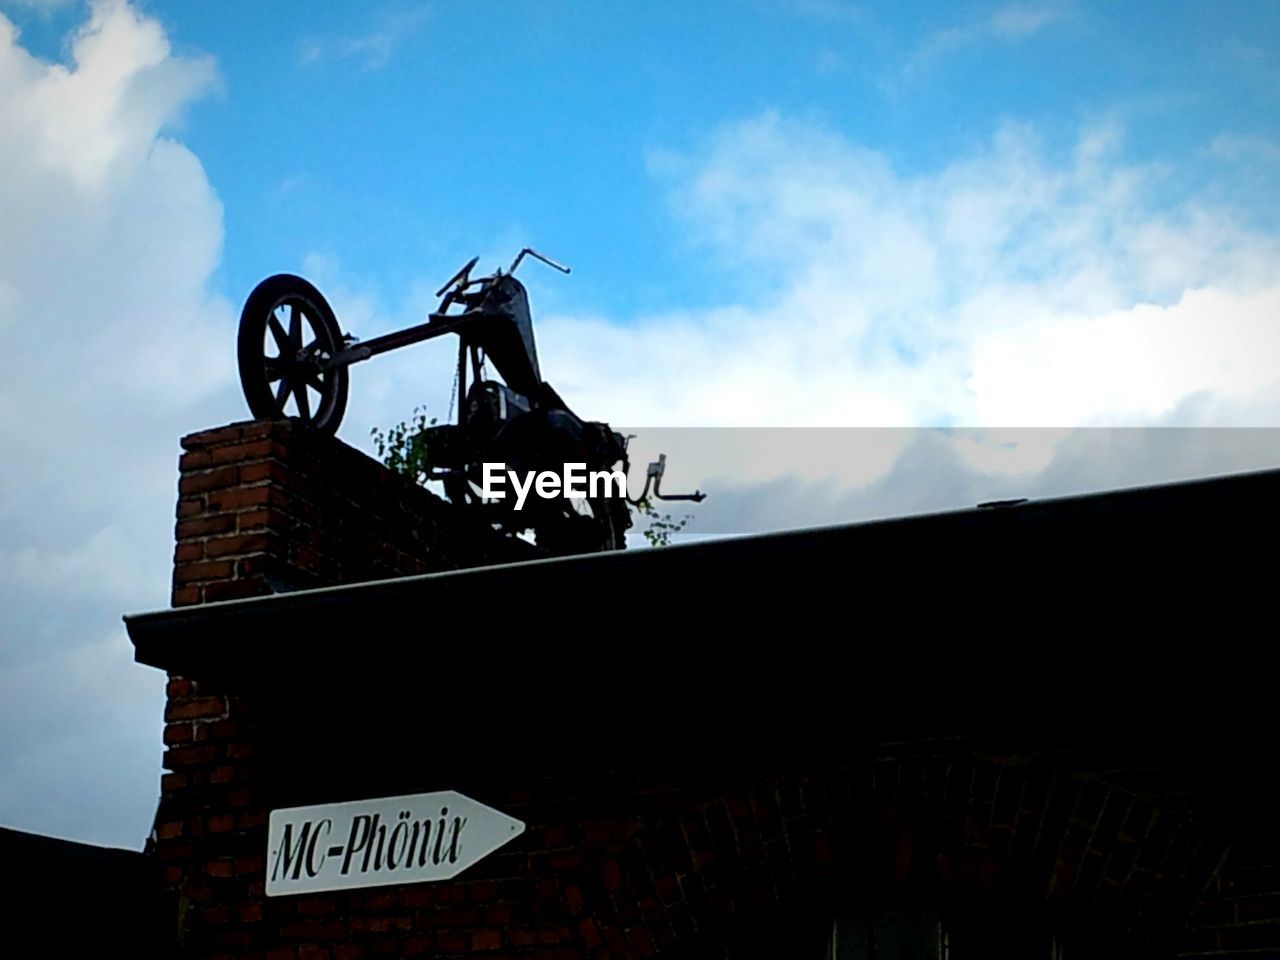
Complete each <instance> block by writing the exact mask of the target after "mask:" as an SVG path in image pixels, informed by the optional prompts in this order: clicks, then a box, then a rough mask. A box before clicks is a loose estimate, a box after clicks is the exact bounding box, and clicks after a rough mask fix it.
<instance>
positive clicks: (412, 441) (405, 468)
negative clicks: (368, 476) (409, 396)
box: [369, 407, 436, 484]
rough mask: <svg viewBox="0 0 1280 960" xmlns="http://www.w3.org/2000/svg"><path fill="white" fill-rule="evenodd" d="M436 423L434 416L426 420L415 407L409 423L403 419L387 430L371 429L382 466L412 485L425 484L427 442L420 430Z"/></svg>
mask: <svg viewBox="0 0 1280 960" xmlns="http://www.w3.org/2000/svg"><path fill="white" fill-rule="evenodd" d="M435 422H436V418H435V417H431V418H430V419H428V418H427V414H426V411H424V410H423V409H422V408H421V407H414V408H413V415H412V416H411V417H410V418H409V420H408V422H405V421H403V420H402V421H400V422H399V423H397V424H396V425H395V426H393V427H390V428H388V429H387V430H379V429H378V428H377V427H374V428H373V429H372V430H370V431H369V434H370V435H371V436H372V437H373V446H374V448H375V449H376V450H377V451H378V459H379V460H381V461H382V464H383V466H385V467H387V468H388V469H390V470H394V471H395V472H396V473H398V474H400V475H401V476H405V477H409V478H410V479H411V480H413V482H414V483H418V484H425V483H426V482H427V442H426V438H425V437H424V436H423V431H424V430H426V429H427V427H430V426H434V425H435Z"/></svg>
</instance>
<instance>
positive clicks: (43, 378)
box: [0, 0, 1280, 847]
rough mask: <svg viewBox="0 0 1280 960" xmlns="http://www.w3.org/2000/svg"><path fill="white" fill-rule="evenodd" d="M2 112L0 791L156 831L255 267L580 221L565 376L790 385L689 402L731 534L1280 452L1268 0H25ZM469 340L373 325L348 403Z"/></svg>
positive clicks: (342, 313) (402, 280)
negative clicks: (188, 593)
mask: <svg viewBox="0 0 1280 960" xmlns="http://www.w3.org/2000/svg"><path fill="white" fill-rule="evenodd" d="M0 131H2V132H3V135H2V136H0V331H3V333H4V336H5V343H6V348H5V350H4V351H3V353H0V444H2V447H0V450H3V453H0V824H4V825H8V826H14V827H19V828H23V829H29V830H36V831H42V832H48V833H54V834H58V835H61V836H69V837H74V838H78V839H84V840H89V841H93V842H100V843H111V844H116V845H121V846H129V847H139V846H140V845H141V844H142V842H143V840H144V839H145V836H146V833H147V831H148V829H149V826H150V819H151V815H152V812H153V809H154V804H155V800H156V796H157V790H158V776H159V761H160V753H161V744H160V715H161V710H162V700H163V691H162V687H163V678H162V677H160V676H159V675H158V674H156V673H155V672H154V671H150V670H148V669H145V668H142V667H139V666H136V665H134V664H133V663H132V662H131V651H130V648H129V646H128V642H127V639H126V638H125V636H124V632H123V630H122V628H121V626H120V621H119V617H120V615H121V614H122V613H125V612H134V611H139V610H145V609H153V608H157V607H162V606H164V605H165V604H166V603H167V584H168V571H169V565H170V557H171V541H172V524H173V519H172V518H173V505H174V499H175V486H176V461H177V456H178V446H177V440H178V438H179V437H180V436H181V435H182V434H184V433H188V432H191V431H193V430H196V429H199V428H203V427H208V426H212V425H216V424H219V423H223V422H227V421H230V420H235V419H240V418H242V417H244V416H245V415H246V413H245V409H244V407H243V401H242V400H241V398H240V395H239V388H238V385H237V383H236V380H235V368H234V354H233V338H234V332H235V325H236V321H237V317H238V313H239V308H240V305H241V303H242V302H243V299H244V297H245V296H246V295H247V294H248V292H249V290H250V289H252V287H253V285H254V284H255V283H257V281H258V280H260V279H261V278H262V277H264V276H266V275H268V274H271V273H277V272H296V273H302V274H303V275H305V276H307V277H309V278H310V279H312V280H313V281H314V282H316V283H317V285H318V286H319V287H320V289H321V290H322V291H324V292H325V294H326V295H327V296H328V297H329V299H330V300H331V301H332V302H333V303H334V305H335V307H336V308H337V311H338V314H339V317H340V319H341V322H342V324H343V327H344V329H346V330H349V331H351V332H354V333H357V334H359V335H360V336H362V337H365V338H367V337H370V336H373V335H376V334H379V333H383V332H386V331H388V330H391V329H394V328H396V327H399V326H403V325H407V324H409V323H413V322H418V321H420V320H421V319H422V318H423V317H424V316H425V314H426V313H427V312H428V311H429V310H430V309H431V307H432V306H433V300H432V297H431V293H432V291H434V290H435V289H436V287H437V286H438V285H439V283H440V282H442V281H443V280H444V279H445V278H446V277H448V276H449V275H450V274H452V273H453V271H454V270H455V269H456V268H457V266H459V265H460V264H461V263H462V262H463V261H464V260H466V259H467V258H469V257H470V256H472V255H473V254H477V253H478V254H480V255H481V256H482V258H483V263H484V265H486V266H494V265H497V264H499V263H505V262H507V261H508V260H509V258H510V257H511V256H512V255H513V254H514V253H515V251H516V250H518V249H519V248H520V247H521V246H523V245H525V244H531V245H534V246H536V247H538V248H539V249H541V250H543V251H544V252H545V253H547V254H549V255H550V256H553V257H555V258H557V259H560V260H562V261H564V262H567V263H569V264H571V265H572V266H573V268H574V272H573V274H572V275H571V276H569V277H563V276H561V275H559V274H556V273H554V272H552V271H548V270H544V269H542V268H541V267H539V266H538V265H536V264H530V265H529V266H527V267H523V268H522V276H523V278H524V279H525V281H526V283H528V285H529V287H530V291H531V297H532V301H533V305H534V311H535V317H536V322H537V331H538V337H539V353H540V356H541V359H542V364H543V369H544V373H545V375H546V376H547V377H548V379H549V380H550V381H551V382H552V383H553V384H554V385H555V386H556V388H557V389H558V390H559V391H560V393H561V394H563V395H564V396H565V397H566V399H568V401H569V402H570V403H571V404H573V405H574V407H575V408H576V409H578V410H579V411H581V412H583V413H586V414H588V415H589V416H590V417H592V418H599V419H606V420H609V421H611V422H613V423H615V424H620V425H621V424H625V425H633V426H636V427H671V428H677V427H679V428H689V427H694V428H712V427H714V428H731V427H733V428H737V427H759V428H773V430H772V432H768V433H764V432H761V433H759V434H750V435H746V434H734V433H731V432H727V431H725V432H717V433H716V434H715V435H714V436H715V438H716V442H715V443H714V444H712V443H709V442H708V441H707V440H706V437H707V436H708V435H706V434H701V435H699V434H685V435H683V436H684V439H683V440H682V439H681V437H682V435H681V434H678V433H674V432H673V433H670V434H667V435H663V437H662V440H661V443H660V445H662V446H665V448H666V449H667V450H668V451H669V452H672V465H673V472H672V475H671V483H670V486H672V487H674V486H676V485H678V483H677V477H676V473H675V465H676V464H677V463H678V462H680V461H679V460H678V458H677V456H676V454H675V453H674V452H673V451H678V450H683V451H685V452H684V454H683V455H684V457H685V459H684V461H683V462H684V466H683V467H682V469H683V470H684V475H683V476H682V477H680V478H679V480H683V481H684V482H686V483H687V484H688V485H690V486H692V485H694V484H695V483H697V484H699V485H702V486H703V487H704V488H706V487H711V488H712V489H713V490H716V491H718V496H717V497H715V498H713V499H711V500H708V501H707V502H706V503H705V504H704V505H702V506H701V507H700V508H699V509H700V510H702V511H703V513H702V514H701V516H700V517H699V518H698V519H699V520H701V521H702V524H703V529H704V530H705V531H707V532H713V531H725V532H730V531H732V532H741V531H743V530H751V529H772V528H777V527H784V526H794V525H798V524H806V523H829V522H836V521H839V520H842V519H852V518H857V517H863V516H874V515H886V514H891V513H895V512H906V511H912V510H918V509H936V508H938V507H942V506H960V505H964V504H969V503H972V502H975V501H976V500H978V499H983V498H995V497H1001V496H1006V495H1013V494H1051V493H1062V492H1070V491H1073V490H1079V489H1089V488H1091V487H1097V486H1100V485H1122V484H1125V483H1131V482H1147V481H1153V480H1160V479H1173V478H1176V477H1181V476H1192V475H1204V474H1209V473H1216V472H1227V471H1230V470H1235V469H1244V468H1252V467H1258V466H1266V465H1278V464H1280V445H1277V444H1276V442H1275V439H1274V434H1273V432H1272V431H1271V429H1270V428H1274V427H1276V426H1280V359H1278V358H1280V181H1278V180H1277V175H1276V170H1277V165H1278V162H1280V8H1278V7H1277V6H1276V5H1275V4H1273V3H1269V2H1262V0H1259V2H1223V3H1218V4H1203V3H1192V2H1132V3H1125V4H1106V3H1086V2H1054V0H1027V2H1011V3H1010V2H1000V0H995V2H956V3H947V4H937V3H919V2H915V3H912V2H903V3H894V4H875V3H858V2H844V0H738V2H732V3H730V2H714V3H704V4H681V3H674V2H672V3H667V2H659V3H653V4H645V5H643V8H638V7H637V6H636V5H635V4H619V3H612V2H605V3H582V2H577V3H571V2H556V0H547V2H540V3H536V4H535V3H511V2H506V3H498V2H492V3H490V2H476V3H472V4H465V5H463V4H444V3H411V2H399V3H369V4H341V5H340V4H324V5H315V4H301V3H292V2H281V3H273V4H269V5H268V4H258V3H249V2H245V0H224V2H220V3H216V4H191V3H179V2H168V3H162V2H149V3H128V2H124V0H101V2H93V3H88V4H86V3H83V2H79V0H62V2H49V0H0ZM452 362H453V354H452V352H451V351H450V350H449V349H447V348H439V345H433V344H428V345H423V346H421V347H417V348H413V349H410V350H406V351H402V352H400V353H397V354H391V355H387V356H385V357H380V358H378V359H376V360H375V361H373V362H371V363H369V364H367V365H365V366H363V367H360V368H357V369H355V370H354V371H353V374H352V397H351V404H350V407H349V412H348V416H347V421H346V423H345V424H344V426H343V428H342V431H341V433H340V435H341V436H342V437H343V438H344V439H346V440H347V441H348V442H351V443H353V444H356V445H357V446H361V447H363V448H365V449H368V434H369V430H370V429H371V428H372V427H374V426H385V425H387V424H389V423H392V422H394V421H396V420H399V419H403V418H405V417H407V416H408V415H409V413H410V411H411V410H412V409H413V408H414V407H415V406H419V405H425V406H426V407H427V409H428V410H429V411H430V412H431V413H433V414H436V415H441V414H443V413H444V412H445V411H446V410H447V406H448V392H449V388H450V384H451V382H452V373H451V365H452ZM800 427H806V428H849V427H874V428H894V429H893V430H884V429H880V430H878V431H871V432H866V433H863V434H857V435H856V436H857V437H859V438H860V439H858V440H853V439H849V438H850V437H853V436H855V435H853V434H849V433H847V432H846V433H842V434H833V433H823V432H821V431H817V430H815V431H799V430H797V429H796V428H800ZM919 427H938V428H946V432H944V433H936V434H935V433H931V434H928V435H923V434H920V433H918V432H915V433H913V432H907V430H906V428H919ZM1153 427H1161V428H1163V430H1162V431H1152V430H1151V429H1144V430H1129V429H1125V430H1112V431H1109V432H1108V431H1102V430H1100V429H1099V428H1153ZM992 428H1002V429H1003V431H1004V432H1001V431H999V430H996V431H993V430H992ZM1170 428H1194V429H1170ZM1241 428H1257V429H1249V430H1245V429H1241ZM1010 431H1012V432H1010ZM689 436H695V437H700V438H701V439H699V440H697V441H696V442H693V443H690V442H689V440H688V437H689ZM833 436H835V437H841V438H842V439H841V441H840V442H841V443H842V444H846V446H844V447H841V448H840V449H839V450H838V451H837V452H836V453H835V454H833V453H832V452H831V449H830V448H831V444H829V443H825V442H814V441H815V438H818V439H822V438H824V437H825V438H830V437H833ZM743 437H749V439H746V440H744V439H743ZM762 438H764V439H762ZM682 443H683V445H684V446H683V447H682V446H681V444H682ZM761 444H764V446H763V447H762V446H761ZM857 444H862V446H857ZM855 448H856V450H855ZM762 450H763V451H764V452H762ZM778 451H789V452H788V455H787V456H777V455H776V454H777V453H778ZM696 528H697V523H696V522H695V526H694V527H693V528H691V529H696Z"/></svg>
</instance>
